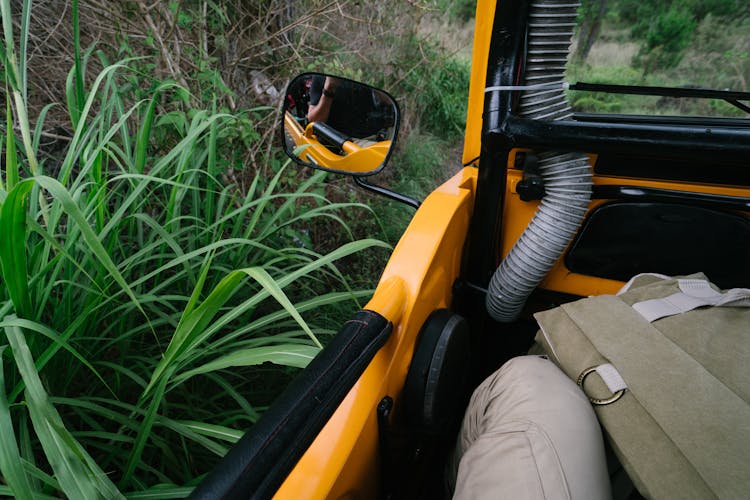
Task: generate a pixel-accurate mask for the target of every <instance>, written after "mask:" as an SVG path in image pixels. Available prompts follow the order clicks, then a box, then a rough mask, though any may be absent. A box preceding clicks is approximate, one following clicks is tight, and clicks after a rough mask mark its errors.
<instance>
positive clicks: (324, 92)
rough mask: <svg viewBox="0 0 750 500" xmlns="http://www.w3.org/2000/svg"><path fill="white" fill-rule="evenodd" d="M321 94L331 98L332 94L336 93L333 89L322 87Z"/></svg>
mask: <svg viewBox="0 0 750 500" xmlns="http://www.w3.org/2000/svg"><path fill="white" fill-rule="evenodd" d="M323 95H324V96H326V97H330V98H331V99H333V96H335V95H336V91H335V90H328V89H326V88H324V89H323Z"/></svg>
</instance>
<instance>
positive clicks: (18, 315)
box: [0, 0, 385, 498]
mask: <svg viewBox="0 0 750 500" xmlns="http://www.w3.org/2000/svg"><path fill="white" fill-rule="evenodd" d="M16 7H20V9H21V12H20V31H19V32H16V30H15V27H14V24H13V22H12V16H13V15H14V14H17V13H15V12H11V2H10V0H0V11H1V13H2V22H3V37H2V38H3V39H2V46H1V51H2V53H1V54H0V57H1V58H2V64H3V70H4V77H5V86H6V92H5V96H6V121H5V141H4V144H3V148H2V154H4V160H5V161H4V165H5V166H4V169H0V330H1V331H2V332H3V333H2V334H0V353H1V355H0V361H2V365H1V368H2V370H0V432H2V435H3V439H2V442H1V443H0V473H1V474H2V478H3V484H2V485H0V495H12V496H16V497H18V498H46V497H50V496H53V497H54V496H59V495H64V496H67V497H69V498H97V497H103V498H116V497H122V496H123V495H126V496H128V497H129V498H141V497H148V498H161V497H164V498H167V497H168V498H174V497H179V496H184V495H186V494H188V493H189V491H190V490H191V487H192V486H193V485H194V484H195V482H196V481H197V479H198V478H199V477H200V475H201V474H203V473H205V472H207V470H208V469H209V468H210V467H211V465H212V464H213V463H214V462H215V461H216V458H217V457H219V456H221V455H223V454H224V453H225V452H226V451H227V449H228V447H229V446H230V445H231V444H232V443H233V442H234V441H236V440H237V439H238V438H239V436H240V435H241V429H244V428H247V427H248V426H250V425H251V424H252V423H253V422H254V421H255V420H256V419H257V418H258V416H259V414H260V413H261V412H262V410H263V408H264V406H265V405H267V404H268V402H269V401H270V400H271V399H272V393H273V391H274V390H276V389H278V387H279V386H282V385H283V383H284V381H285V380H287V379H288V377H289V375H290V373H291V372H292V371H293V370H294V369H296V368H299V367H303V366H305V365H306V364H307V363H308V362H309V361H310V359H312V358H313V357H314V356H315V355H316V353H317V352H318V351H319V350H320V348H321V345H322V340H321V338H320V334H321V332H328V331H330V325H323V327H321V326H316V325H315V318H316V314H317V313H318V312H319V311H321V310H324V309H325V308H326V307H341V304H347V303H348V304H351V307H357V306H358V305H359V301H360V300H363V299H364V298H366V297H367V296H368V294H369V293H370V291H368V290H351V289H349V287H348V286H347V284H346V280H345V279H344V277H343V276H342V275H341V273H340V272H339V271H338V270H337V268H336V266H335V262H336V260H337V259H340V258H343V257H347V256H350V255H352V254H354V253H356V252H359V251H361V250H363V249H366V248H372V247H383V246H385V244H384V243H382V242H380V241H377V240H359V241H351V242H350V243H346V244H344V245H343V246H341V247H340V248H338V249H335V250H333V251H332V252H330V253H327V254H324V255H322V254H319V253H317V252H315V251H314V249H312V248H309V247H306V246H299V245H296V244H294V243H293V240H291V239H290V238H289V234H290V233H294V231H297V230H300V228H304V226H305V225H306V224H309V223H311V222H312V221H314V220H315V219H317V218H320V217H325V218H327V219H328V220H329V221H331V220H332V221H334V222H336V223H338V224H340V226H341V228H342V230H346V227H345V224H343V222H342V221H341V219H340V218H339V217H338V215H337V213H338V211H339V210H340V209H347V210H354V209H356V210H362V209H364V207H361V206H356V205H353V204H341V203H339V204H336V203H331V202H329V201H327V200H326V199H325V198H324V197H323V196H321V195H320V194H317V193H316V187H317V186H318V185H319V184H320V182H321V181H322V178H323V176H324V174H320V173H319V174H316V175H313V176H312V177H310V178H309V179H308V180H306V181H305V182H302V183H301V184H299V185H298V186H297V187H296V188H295V189H294V190H292V191H291V192H282V191H281V190H280V189H279V185H280V183H281V179H282V178H283V176H284V175H285V169H286V168H287V167H286V166H285V165H283V166H282V165H280V166H277V167H276V168H275V172H272V174H273V175H272V176H270V177H264V176H262V175H256V176H255V177H254V178H252V179H251V182H250V185H249V187H248V188H247V190H246V192H240V191H239V189H238V187H237V186H236V185H234V184H231V183H226V182H224V181H223V180H222V172H223V171H224V170H225V169H226V168H227V167H229V166H233V165H230V164H228V163H227V162H228V161H229V160H227V158H232V157H233V155H231V154H230V153H231V151H227V150H226V149H228V148H230V147H237V141H229V140H227V138H228V137H233V134H234V131H235V129H236V127H237V126H238V123H240V122H243V123H244V124H247V121H248V120H250V118H249V115H247V114H235V115H230V114H221V113H215V112H211V111H209V110H210V109H212V107H211V105H210V103H207V109H208V110H195V109H192V110H189V109H185V104H184V102H181V101H180V99H179V96H181V95H184V93H185V92H186V91H185V89H181V88H179V87H178V86H177V85H176V84H174V83H171V82H162V83H158V82H151V81H150V79H149V78H148V77H147V76H146V75H143V74H137V73H134V70H133V69H132V68H131V64H130V63H129V62H128V61H125V62H123V63H120V64H112V65H110V64H106V62H105V67H104V70H103V71H102V72H101V73H100V74H99V75H98V76H97V77H96V78H95V79H94V81H93V83H91V84H90V85H88V86H87V85H85V77H86V75H85V67H86V62H87V58H88V57H91V52H90V51H89V52H86V53H83V52H82V51H81V47H80V46H79V43H78V37H77V36H76V37H74V43H75V45H74V47H73V50H74V53H75V58H74V60H75V64H74V67H73V68H72V69H71V72H70V76H69V78H68V86H67V110H68V112H69V115H70V120H71V127H72V137H71V139H70V142H69V144H68V145H67V148H66V150H65V153H64V156H62V157H60V158H54V159H47V160H46V161H38V158H40V157H41V155H40V150H39V147H40V146H39V144H40V136H41V134H42V130H43V123H44V115H45V114H46V111H47V109H48V108H45V110H44V111H43V112H42V113H41V114H40V115H39V116H38V117H36V124H35V126H34V127H32V120H31V118H30V117H29V113H28V112H27V102H28V96H27V88H28V86H27V83H28V82H27V81H26V69H25V64H26V62H25V61H26V57H27V40H28V35H29V32H28V29H29V20H30V18H31V15H32V13H31V1H30V0H26V1H24V2H23V4H22V5H21V6H14V8H16ZM73 12H74V25H75V26H77V23H78V19H77V2H74V9H73ZM125 81H128V82H132V81H139V82H140V83H141V85H146V86H149V85H150V87H151V89H152V90H151V91H150V96H149V97H148V98H146V99H143V100H140V101H137V102H135V103H131V102H130V98H132V96H133V94H132V91H128V90H126V89H127V88H128V86H126V85H123V82H125ZM144 82H145V83H144ZM194 102H195V101H194ZM160 109H165V110H168V113H167V114H163V113H160V111H159V110H160ZM253 111H254V112H255V113H270V112H272V110H264V109H260V108H259V109H256V110H253ZM19 136H20V137H19ZM155 137H159V138H160V140H159V141H158V142H155V141H154V138H155ZM259 170H265V169H259ZM53 173H54V174H53ZM336 290H340V291H336ZM274 367H276V368H274Z"/></svg>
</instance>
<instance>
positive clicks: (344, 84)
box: [282, 73, 399, 175]
mask: <svg viewBox="0 0 750 500" xmlns="http://www.w3.org/2000/svg"><path fill="white" fill-rule="evenodd" d="M283 111H284V113H283V115H284V120H283V125H282V126H283V130H284V150H285V151H286V153H287V154H288V155H289V156H291V157H292V158H293V159H294V160H295V161H297V162H298V163H302V164H304V165H308V166H312V167H315V168H321V169H323V170H329V171H332V172H339V173H347V174H352V175H371V174H374V173H377V172H379V171H380V170H381V169H382V168H383V166H384V165H385V162H386V161H387V159H388V156H389V155H390V152H391V147H392V145H393V143H394V139H395V136H396V133H397V130H398V118H399V117H398V107H397V105H396V101H394V99H393V98H392V97H391V96H389V95H388V94H386V93H385V92H383V91H382V90H378V89H376V88H373V87H370V86H368V85H364V84H362V83H358V82H354V81H352V80H348V79H345V78H340V77H335V76H331V75H324V74H320V73H304V74H302V75H299V76H298V77H296V78H295V79H294V80H292V82H291V83H290V84H289V87H288V88H287V92H286V96H285V100H284V109H283Z"/></svg>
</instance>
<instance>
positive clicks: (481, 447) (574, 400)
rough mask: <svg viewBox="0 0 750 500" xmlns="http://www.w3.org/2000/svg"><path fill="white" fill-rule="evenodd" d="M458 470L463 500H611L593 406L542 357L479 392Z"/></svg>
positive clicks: (505, 371) (511, 366) (509, 367)
mask: <svg viewBox="0 0 750 500" xmlns="http://www.w3.org/2000/svg"><path fill="white" fill-rule="evenodd" d="M451 468H452V471H450V472H449V476H454V475H455V476H454V477H455V478H456V480H455V498H492V499H499V498H508V499H514V500H519V499H552V498H571V499H592V500H602V499H606V498H610V497H611V493H610V484H609V477H608V474H607V463H606V458H605V453H604V444H603V442H602V436H601V430H600V428H599V423H598V422H597V420H596V415H595V414H594V411H593V410H592V408H591V405H590V403H589V401H588V399H587V398H586V396H585V395H584V394H583V392H582V391H581V390H580V389H579V388H578V386H576V385H575V384H574V383H573V382H572V381H571V380H570V379H568V377H566V376H565V374H564V373H563V372H562V371H560V369H559V368H557V366H555V365H554V364H553V363H552V362H550V361H549V360H547V359H545V358H543V357H539V356H522V357H519V358H514V359H512V360H510V361H508V362H507V363H506V364H505V365H503V366H502V367H501V368H500V369H499V370H498V371H497V372H495V373H494V374H493V375H491V376H490V377H489V378H488V379H487V380H485V381H484V382H483V383H482V384H481V385H480V386H479V387H478V388H477V389H476V390H475V391H474V395H473V396H472V398H471V402H470V403H469V407H468V409H467V410H466V414H465V416H464V421H463V424H462V428H461V432H460V434H459V437H458V442H457V445H456V452H455V454H454V459H453V464H452V467H451Z"/></svg>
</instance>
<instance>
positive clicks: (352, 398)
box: [274, 167, 476, 500]
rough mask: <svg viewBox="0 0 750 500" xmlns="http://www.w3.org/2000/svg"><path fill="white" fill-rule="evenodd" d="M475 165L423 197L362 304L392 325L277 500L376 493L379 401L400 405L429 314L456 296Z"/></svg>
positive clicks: (472, 202) (471, 205)
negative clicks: (369, 297) (454, 287)
mask: <svg viewBox="0 0 750 500" xmlns="http://www.w3.org/2000/svg"><path fill="white" fill-rule="evenodd" d="M475 189H476V169H474V168H470V167H468V168H464V169H463V170H462V171H460V172H459V173H458V174H456V175H455V176H454V177H453V178H451V179H450V180H449V181H448V182H446V183H445V184H443V185H442V186H440V187H439V188H438V189H436V190H435V191H433V192H432V194H430V196H428V197H427V199H425V201H424V203H422V206H421V207H420V208H419V210H418V211H417V213H416V214H415V215H414V218H413V219H412V222H411V223H410V224H409V227H408V228H407V229H406V232H405V233H404V235H403V236H402V238H401V240H400V241H399V243H398V245H396V248H395V249H394V251H393V254H392V256H391V259H390V260H389V262H388V265H387V266H386V268H385V271H384V272H383V276H382V277H381V280H380V284H379V285H378V287H377V290H376V291H375V295H374V296H373V298H372V300H371V301H370V302H369V303H368V304H367V306H366V307H365V308H366V309H370V310H373V311H376V312H378V313H380V314H381V315H383V316H384V317H386V318H388V319H389V320H390V321H391V322H392V323H393V333H392V334H391V337H390V339H389V340H388V342H387V343H386V344H385V345H384V346H383V347H382V348H381V349H380V350H379V351H378V353H377V354H376V355H375V358H374V359H373V360H372V362H371V363H370V365H369V366H368V368H367V369H366V370H365V372H364V373H363V375H362V376H361V377H360V379H359V381H358V382H357V383H356V384H355V386H354V387H353V388H352V390H351V391H350V392H349V394H348V395H347V396H346V398H345V399H344V401H343V402H342V403H341V405H340V406H339V408H338V409H337V410H336V412H335V413H334V415H333V417H332V418H331V419H330V420H329V421H328V423H327V424H326V425H325V427H324V428H323V430H322V431H321V432H320V434H319V435H318V437H317V438H316V439H315V441H314V442H313V444H312V445H311V446H310V448H308V450H307V451H306V452H305V454H304V455H303V457H302V458H301V459H300V461H299V462H298V463H297V466H296V467H295V468H294V470H293V471H292V472H291V474H290V475H289V477H288V478H287V479H286V481H285V482H284V483H283V484H282V486H281V488H280V489H279V490H278V492H277V493H276V496H275V497H274V498H277V499H295V500H296V499H303V498H326V497H328V498H342V497H344V498H373V497H376V496H377V495H378V493H379V490H378V488H379V476H380V474H379V469H378V453H377V436H378V429H377V421H376V407H377V405H378V403H379V402H380V400H381V399H382V398H383V397H385V396H386V395H388V396H391V397H393V398H394V400H395V407H394V411H398V408H399V406H398V405H399V404H400V402H399V399H398V398H399V395H400V393H401V390H402V387H403V384H404V380H405V378H406V373H407V371H408V369H409V364H410V362H411V357H412V353H413V350H414V342H415V339H416V336H417V334H418V333H419V330H420V328H421V326H422V324H423V323H424V321H425V319H426V318H427V316H428V315H429V314H430V313H431V312H432V311H434V310H435V309H438V308H443V307H447V306H448V305H449V304H450V302H451V297H452V285H453V282H454V280H455V278H456V277H457V275H458V272H459V269H460V263H461V253H462V251H463V245H464V240H465V238H466V233H467V231H468V227H469V219H470V216H471V210H472V207H473V204H474V193H475Z"/></svg>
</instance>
